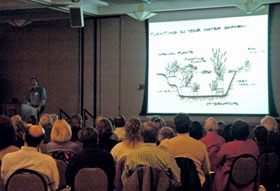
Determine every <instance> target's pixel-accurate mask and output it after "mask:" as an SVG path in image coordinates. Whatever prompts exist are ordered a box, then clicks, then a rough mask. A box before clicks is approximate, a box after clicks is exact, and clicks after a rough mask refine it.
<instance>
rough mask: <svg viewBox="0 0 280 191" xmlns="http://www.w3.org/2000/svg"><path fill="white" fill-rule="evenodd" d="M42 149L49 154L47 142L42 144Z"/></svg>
mask: <svg viewBox="0 0 280 191" xmlns="http://www.w3.org/2000/svg"><path fill="white" fill-rule="evenodd" d="M40 150H41V152H42V153H43V154H48V152H47V143H44V144H42V145H41V147H40Z"/></svg>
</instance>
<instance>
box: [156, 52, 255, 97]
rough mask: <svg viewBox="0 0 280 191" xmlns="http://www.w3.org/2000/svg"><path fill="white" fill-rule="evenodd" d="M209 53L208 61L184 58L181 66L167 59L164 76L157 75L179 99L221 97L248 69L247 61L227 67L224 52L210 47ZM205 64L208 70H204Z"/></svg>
mask: <svg viewBox="0 0 280 191" xmlns="http://www.w3.org/2000/svg"><path fill="white" fill-rule="evenodd" d="M210 51H211V52H212V56H211V57H210V58H209V59H206V58H199V59H197V58H186V59H184V60H185V62H184V63H179V61H178V60H176V59H173V60H169V61H167V64H166V67H165V73H157V75H158V76H162V77H163V78H165V79H166V81H165V83H167V84H168V86H169V87H172V88H175V90H176V91H177V94H178V96H179V97H181V98H202V97H205V98H206V97H225V96H227V95H228V93H229V91H230V90H232V89H233V87H232V84H233V82H234V80H235V78H236V76H238V73H240V72H241V71H244V72H249V71H250V70H251V62H250V61H249V60H248V59H246V60H244V62H243V63H240V65H239V66H238V67H236V68H231V66H230V64H229V63H228V62H227V61H228V60H227V51H226V50H222V49H220V48H217V49H214V48H212V50H210ZM201 63H202V64H201ZM206 64H208V65H211V67H212V68H210V69H205V68H206V67H205V65H206ZM200 65H201V67H200ZM208 67H209V66H208ZM205 79H207V80H205Z"/></svg>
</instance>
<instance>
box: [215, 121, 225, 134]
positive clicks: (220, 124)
mask: <svg viewBox="0 0 280 191" xmlns="http://www.w3.org/2000/svg"><path fill="white" fill-rule="evenodd" d="M225 126H226V123H225V122H224V121H222V120H220V121H217V127H218V129H217V131H216V132H217V133H218V134H219V135H220V136H223V135H222V134H223V131H224V128H225Z"/></svg>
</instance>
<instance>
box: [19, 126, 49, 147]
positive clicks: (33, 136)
mask: <svg viewBox="0 0 280 191" xmlns="http://www.w3.org/2000/svg"><path fill="white" fill-rule="evenodd" d="M44 138H45V132H44V129H43V128H42V126H41V125H32V126H28V127H27V128H26V131H25V134H24V141H25V143H26V144H27V145H28V146H30V147H37V146H39V145H40V143H42V141H43V140H44Z"/></svg>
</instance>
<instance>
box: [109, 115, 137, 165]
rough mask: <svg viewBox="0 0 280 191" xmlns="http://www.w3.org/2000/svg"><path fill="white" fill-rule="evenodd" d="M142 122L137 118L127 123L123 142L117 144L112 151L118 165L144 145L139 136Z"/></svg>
mask: <svg viewBox="0 0 280 191" xmlns="http://www.w3.org/2000/svg"><path fill="white" fill-rule="evenodd" d="M140 125H141V121H140V120H139V119H137V118H131V119H128V120H127V121H126V122H125V126H124V129H125V137H124V140H123V142H121V143H118V144H116V145H115V146H114V147H113V149H112V150H111V154H112V156H113V157H114V159H115V163H116V164H117V163H118V162H119V161H120V160H121V159H122V158H123V157H126V156H127V155H128V154H129V153H131V152H132V151H134V150H135V149H137V148H139V147H140V146H141V144H142V142H141V140H140V135H139V128H140Z"/></svg>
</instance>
